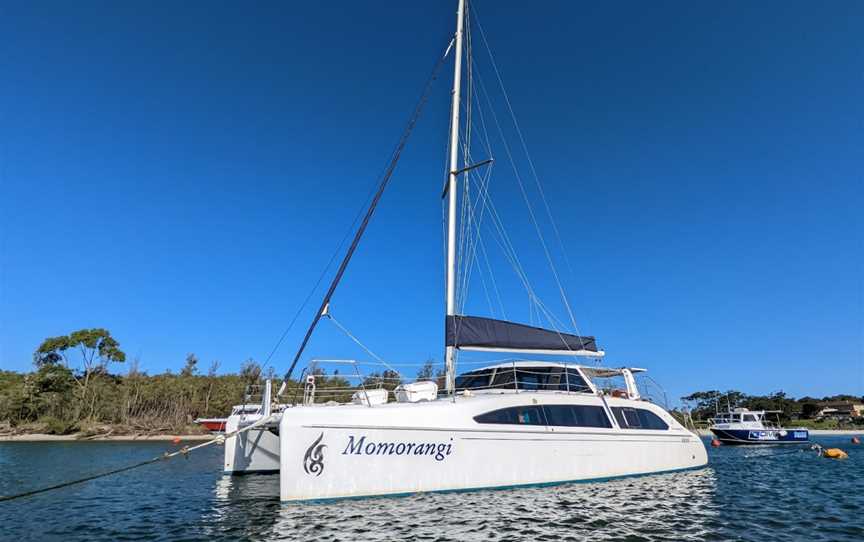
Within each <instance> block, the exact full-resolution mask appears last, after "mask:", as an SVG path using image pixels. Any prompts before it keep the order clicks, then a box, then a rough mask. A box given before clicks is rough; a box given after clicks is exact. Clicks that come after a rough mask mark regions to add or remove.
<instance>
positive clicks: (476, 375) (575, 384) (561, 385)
mask: <svg viewBox="0 0 864 542" xmlns="http://www.w3.org/2000/svg"><path fill="white" fill-rule="evenodd" d="M517 387H518V389H521V390H544V391H546V390H551V391H573V392H590V391H591V388H590V387H589V385H588V383H587V382H585V379H584V378H582V376H581V375H580V374H579V372H578V371H576V370H575V369H565V368H564V367H554V366H552V367H549V366H547V367H543V366H540V367H517V368H516V369H515V370H514V369H513V368H512V367H496V368H494V369H481V370H478V371H472V372H470V373H465V374H463V375H460V376H459V377H457V378H456V388H457V389H460V390H464V389H470V390H482V389H510V390H512V389H517Z"/></svg>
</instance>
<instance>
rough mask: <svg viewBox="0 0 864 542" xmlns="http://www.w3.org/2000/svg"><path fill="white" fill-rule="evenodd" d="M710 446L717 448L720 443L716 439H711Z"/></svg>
mask: <svg viewBox="0 0 864 542" xmlns="http://www.w3.org/2000/svg"><path fill="white" fill-rule="evenodd" d="M711 446H713V447H715V448H717V447H718V446H720V441H719V440H717V439H716V438H712V439H711Z"/></svg>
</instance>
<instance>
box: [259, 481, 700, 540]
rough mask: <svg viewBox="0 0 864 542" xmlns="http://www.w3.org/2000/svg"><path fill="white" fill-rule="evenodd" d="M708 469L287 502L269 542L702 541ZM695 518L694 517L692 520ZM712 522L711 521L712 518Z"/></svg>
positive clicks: (280, 512)
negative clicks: (463, 490)
mask: <svg viewBox="0 0 864 542" xmlns="http://www.w3.org/2000/svg"><path fill="white" fill-rule="evenodd" d="M715 484H716V477H715V475H714V472H713V471H712V470H711V469H703V470H699V471H690V472H682V473H675V474H665V475H655V476H644V477H637V478H628V479H622V480H615V481H609V482H599V483H581V484H565V485H560V486H554V487H542V488H523V489H512V490H501V491H477V492H466V493H430V494H418V495H415V496H411V497H403V498H387V499H363V500H351V501H341V502H339V501H337V502H333V503H327V504H311V505H310V504H286V505H283V506H280V507H279V510H278V514H277V518H276V521H275V524H274V525H273V528H272V530H270V531H269V532H267V533H261V534H262V535H263V537H264V538H265V539H269V540H292V539H302V540H356V539H357V538H358V537H361V536H362V538H363V539H364V540H394V539H416V540H506V539H530V540H581V539H585V538H588V537H590V538H592V539H595V540H597V539H599V540H604V539H620V538H626V537H628V536H632V537H644V536H646V535H648V534H650V535H651V536H657V535H660V537H661V538H662V537H663V536H664V535H665V536H668V537H671V538H674V539H676V540H702V539H704V538H705V536H706V535H707V534H708V533H709V530H710V525H711V524H712V523H714V522H716V516H717V513H716V509H717V507H715V506H712V500H713V498H714V493H715ZM697 518H698V521H694V520H695V519H697ZM712 520H713V521H712Z"/></svg>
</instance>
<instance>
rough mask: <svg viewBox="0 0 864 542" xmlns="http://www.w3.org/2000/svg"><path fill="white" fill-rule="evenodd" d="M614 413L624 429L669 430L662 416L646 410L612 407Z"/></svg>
mask: <svg viewBox="0 0 864 542" xmlns="http://www.w3.org/2000/svg"><path fill="white" fill-rule="evenodd" d="M612 413H613V414H614V415H615V419H616V420H617V421H618V425H619V426H621V428H622V429H657V430H663V431H665V430H666V429H669V425H668V424H667V423H666V422H664V421H663V419H662V418H661V417H660V416H658V415H656V414H654V413H653V412H651V411H650V410H645V409H644V408H626V407H625V408H621V407H612Z"/></svg>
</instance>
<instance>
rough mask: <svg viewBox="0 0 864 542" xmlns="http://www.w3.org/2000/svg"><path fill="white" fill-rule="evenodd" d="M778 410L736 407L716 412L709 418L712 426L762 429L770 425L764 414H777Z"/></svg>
mask: <svg viewBox="0 0 864 542" xmlns="http://www.w3.org/2000/svg"><path fill="white" fill-rule="evenodd" d="M779 413H780V411H779V410H748V409H746V408H736V409H734V410H730V411H728V412H723V413H720V414H717V415H716V416H715V417H714V418H712V419H711V422H712V426H714V427H719V428H723V427H737V428H744V429H764V428H765V427H768V426H770V425H772V423H771V421H769V420H768V419H767V418H766V414H779Z"/></svg>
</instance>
